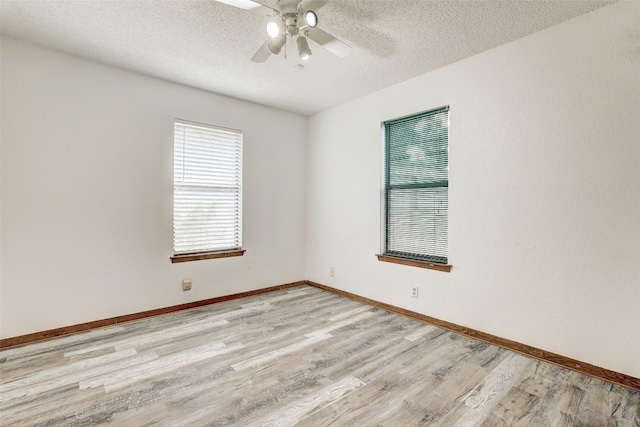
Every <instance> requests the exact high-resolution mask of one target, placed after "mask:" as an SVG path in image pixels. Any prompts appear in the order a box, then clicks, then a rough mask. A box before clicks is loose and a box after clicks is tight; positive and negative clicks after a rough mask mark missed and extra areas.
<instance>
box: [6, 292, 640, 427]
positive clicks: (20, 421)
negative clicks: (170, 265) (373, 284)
mask: <svg viewBox="0 0 640 427" xmlns="http://www.w3.org/2000/svg"><path fill="white" fill-rule="evenodd" d="M0 367H1V371H0V374H1V380H0V387H1V388H0V392H1V393H0V419H1V421H0V425H2V426H26V425H33V426H89V425H90V426H94V425H121V426H147V425H162V426H172V427H173V426H231V425H234V426H292V425H296V426H314V427H315V426H328V425H331V426H403V427H404V426H436V425H438V426H509V425H512V426H598V427H600V426H616V425H618V426H636V427H637V426H640V393H639V392H634V391H632V390H629V389H625V388H622V387H618V386H616V385H613V384H610V383H607V382H604V381H601V380H597V379H594V378H591V377H587V376H584V375H580V374H578V373H575V372H572V371H569V370H566V369H563V368H559V367H556V366H553V365H550V364H548V363H544V362H540V361H538V360H534V359H530V358H527V357H524V356H521V355H519V354H516V353H513V352H511V351H508V350H504V349H501V348H498V347H495V346H492V345H489V344H485V343H482V342H479V341H475V340H473V339H469V338H466V337H463V336H460V335H456V334H453V333H450V332H447V331H444V330H442V329H439V328H436V327H434V326H430V325H427V324H424V323H421V322H419V321H416V320H412V319H408V318H405V317H402V316H399V315H396V314H391V313H388V312H385V311H383V310H380V309H377V308H373V307H370V306H366V305H363V304H361V303H359V302H355V301H352V300H349V299H345V298H342V297H340V296H337V295H334V294H332V293H329V292H326V291H323V290H320V289H317V288H313V287H310V286H300V287H296V288H290V289H287V290H282V291H278V292H273V293H269V294H263V295H258V296H255V297H251V298H245V299H241V300H234V301H229V302H225V303H221V304H216V305H211V306H207V307H200V308H197V309H192V310H187V311H183V312H178V313H173V314H169V315H164V316H158V317H154V318H149V319H144V320H140V321H135V322H130V323H126V324H122V325H119V326H113V327H108V328H103V329H97V330H94V331H90V332H86V333H81V334H76V335H70V336H66V337H62V338H58V339H54V340H50V341H45V342H40V343H34V344H31V345H27V346H24V347H20V348H14V349H7V350H5V351H1V352H0Z"/></svg>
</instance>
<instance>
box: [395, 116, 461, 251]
mask: <svg viewBox="0 0 640 427" xmlns="http://www.w3.org/2000/svg"><path fill="white" fill-rule="evenodd" d="M384 131H385V188H384V207H385V209H384V212H385V233H384V254H385V255H389V256H396V257H402V258H411V259H418V260H424V261H430V262H434V263H442V264H446V263H447V261H448V260H447V246H448V245H447V234H448V220H447V211H448V205H449V201H448V199H449V198H448V189H449V173H448V169H449V107H445V108H440V109H437V110H433V111H428V112H425V113H420V114H416V115H413V116H410V117H404V118H400V119H396V120H390V121H388V122H385V123H384Z"/></svg>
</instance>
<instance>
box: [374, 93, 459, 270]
mask: <svg viewBox="0 0 640 427" xmlns="http://www.w3.org/2000/svg"><path fill="white" fill-rule="evenodd" d="M449 111H450V108H449V106H448V105H445V106H442V107H438V108H433V109H430V110H425V111H422V112H418V113H414V114H410V115H407V116H402V117H398V118H395V119H391V120H386V121H384V122H382V123H381V127H382V134H383V135H382V136H383V138H382V139H383V141H382V142H383V144H382V145H383V153H382V155H383V164H382V167H383V176H382V197H381V199H382V203H381V208H382V209H381V214H382V221H381V226H382V227H381V228H382V230H381V254H377V255H376V256H377V257H378V260H379V261H384V262H392V263H396V264H403V265H410V266H414V267H422V268H428V269H433V270H439V271H446V272H449V271H451V265H450V264H449V263H448V261H449V258H448V217H449V209H448V199H449V196H448V187H449V173H448V167H449V159H448V152H449V146H450V116H449ZM442 112H446V120H447V127H446V138H447V139H446V144H447V156H446V160H447V163H446V167H447V174H446V180H444V181H442V180H440V181H422V182H419V183H411V184H397V185H393V184H392V183H391V175H392V171H391V168H392V166H391V143H392V141H391V137H392V135H390V132H389V128H390V126H392V125H394V124H398V123H402V122H405V121H409V120H412V119H416V118H420V117H427V116H430V115H435V114H440V113H442ZM435 183H438V184H439V185H434V184H435ZM443 184H444V185H443ZM429 188H447V194H446V201H447V211H446V214H447V217H446V228H445V230H444V235H445V239H446V240H445V241H446V246H445V251H446V253H445V255H446V257H441V256H438V255H433V254H417V253H409V252H403V251H398V250H390V249H389V243H390V235H391V227H390V225H391V223H390V221H391V218H390V209H389V206H390V203H391V202H390V197H391V193H392V191H393V190H396V191H397V190H401V189H429ZM434 221H435V219H434ZM438 233H440V234H441V235H442V233H443V231H442V230H439V231H438Z"/></svg>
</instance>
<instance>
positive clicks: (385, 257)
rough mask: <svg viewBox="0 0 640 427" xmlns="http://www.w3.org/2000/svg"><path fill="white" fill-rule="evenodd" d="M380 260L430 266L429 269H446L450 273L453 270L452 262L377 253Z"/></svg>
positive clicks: (415, 265)
mask: <svg viewBox="0 0 640 427" xmlns="http://www.w3.org/2000/svg"><path fill="white" fill-rule="evenodd" d="M376 256H377V257H378V261H383V262H392V263H394V264H402V265H410V266H412V267H420V268H428V269H429V270H437V271H444V272H445V273H449V272H450V271H451V267H452V266H451V265H450V264H437V263H435V262H429V261H420V260H418V259H409V258H400V257H396V256H389V255H381V254H376Z"/></svg>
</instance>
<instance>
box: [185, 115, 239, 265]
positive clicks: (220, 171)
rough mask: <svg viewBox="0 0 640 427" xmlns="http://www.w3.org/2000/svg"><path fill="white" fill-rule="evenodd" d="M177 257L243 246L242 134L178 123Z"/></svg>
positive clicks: (203, 125)
mask: <svg viewBox="0 0 640 427" xmlns="http://www.w3.org/2000/svg"><path fill="white" fill-rule="evenodd" d="M173 165H174V181H173V182H174V184H173V248H174V252H175V254H176V255H180V254H192V253H200V252H213V251H229V250H237V249H240V248H241V247H242V131H240V130H236V129H227V128H223V127H218V126H211V125H205V124H199V123H192V122H187V121H182V120H176V121H175V124H174V163H173Z"/></svg>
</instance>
